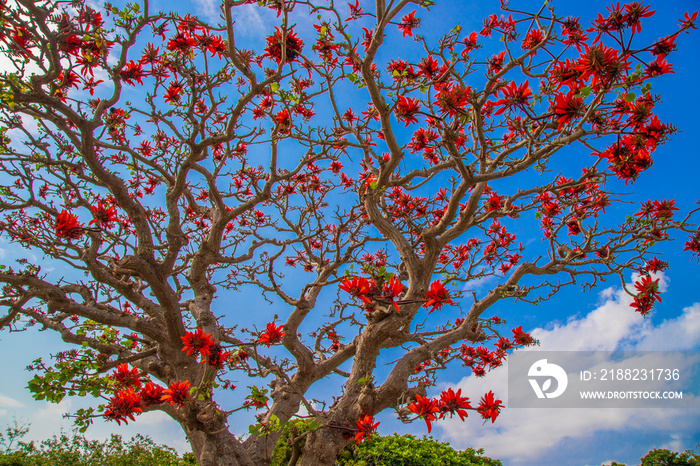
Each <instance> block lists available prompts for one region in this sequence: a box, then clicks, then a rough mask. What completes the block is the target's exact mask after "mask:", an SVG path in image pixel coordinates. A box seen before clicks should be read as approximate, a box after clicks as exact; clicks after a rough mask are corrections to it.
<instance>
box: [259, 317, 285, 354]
mask: <svg viewBox="0 0 700 466" xmlns="http://www.w3.org/2000/svg"><path fill="white" fill-rule="evenodd" d="M283 328H284V325H280V326H279V327H277V326H275V323H274V322H268V324H267V328H266V329H265V331H264V332H262V333H261V334H260V336H259V337H258V343H263V344H265V345H266V346H267V347H268V348H269V347H270V345H274V344H275V343H279V342H280V341H282V337H283V336H284V332H283V331H282V329H283Z"/></svg>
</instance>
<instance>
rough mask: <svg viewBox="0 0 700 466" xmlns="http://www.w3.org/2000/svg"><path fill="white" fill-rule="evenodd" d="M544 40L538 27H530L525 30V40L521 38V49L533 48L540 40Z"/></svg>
mask: <svg viewBox="0 0 700 466" xmlns="http://www.w3.org/2000/svg"><path fill="white" fill-rule="evenodd" d="M543 40H544V34H542V31H541V30H540V29H530V30H529V31H527V35H526V36H525V40H523V45H522V47H523V49H525V50H530V49H534V48H535V47H536V46H537V45H539V43H540V42H542V41H543Z"/></svg>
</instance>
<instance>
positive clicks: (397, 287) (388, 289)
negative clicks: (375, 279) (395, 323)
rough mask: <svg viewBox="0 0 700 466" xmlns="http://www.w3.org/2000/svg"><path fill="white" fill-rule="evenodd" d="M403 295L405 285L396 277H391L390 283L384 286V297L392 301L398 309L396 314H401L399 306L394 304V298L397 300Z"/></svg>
mask: <svg viewBox="0 0 700 466" xmlns="http://www.w3.org/2000/svg"><path fill="white" fill-rule="evenodd" d="M401 293H403V285H402V284H401V282H400V281H399V280H397V279H396V277H391V278H390V279H389V283H388V284H386V285H384V294H383V295H382V297H384V298H387V299H389V300H391V304H392V305H393V306H394V309H396V312H401V311H400V310H399V305H398V304H396V303H395V302H394V298H397V297H398V296H399V295H400V294H401Z"/></svg>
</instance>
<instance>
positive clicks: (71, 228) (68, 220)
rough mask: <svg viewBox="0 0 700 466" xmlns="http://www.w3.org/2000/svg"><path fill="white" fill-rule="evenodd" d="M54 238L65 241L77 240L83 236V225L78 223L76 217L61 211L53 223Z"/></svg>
mask: <svg viewBox="0 0 700 466" xmlns="http://www.w3.org/2000/svg"><path fill="white" fill-rule="evenodd" d="M54 229H55V230H56V236H58V237H59V238H65V239H67V240H72V239H79V238H80V237H81V236H83V224H82V223H80V222H78V216H77V215H75V214H72V213H70V212H69V211H67V210H62V211H61V212H60V213H59V214H58V215H57V216H56V222H55V223H54Z"/></svg>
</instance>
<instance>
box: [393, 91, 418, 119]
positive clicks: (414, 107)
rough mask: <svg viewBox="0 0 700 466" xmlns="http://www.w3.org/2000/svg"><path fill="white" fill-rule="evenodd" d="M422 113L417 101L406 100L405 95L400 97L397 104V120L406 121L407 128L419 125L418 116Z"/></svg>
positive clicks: (395, 111)
mask: <svg viewBox="0 0 700 466" xmlns="http://www.w3.org/2000/svg"><path fill="white" fill-rule="evenodd" d="M419 111H420V104H419V103H418V100H417V99H410V98H406V97H405V96H403V95H400V96H399V100H398V102H396V110H394V113H395V114H396V118H398V119H399V120H404V121H405V122H406V124H405V126H408V125H409V124H411V123H418V119H417V118H416V116H415V115H416V114H417V113H418V112H419Z"/></svg>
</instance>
